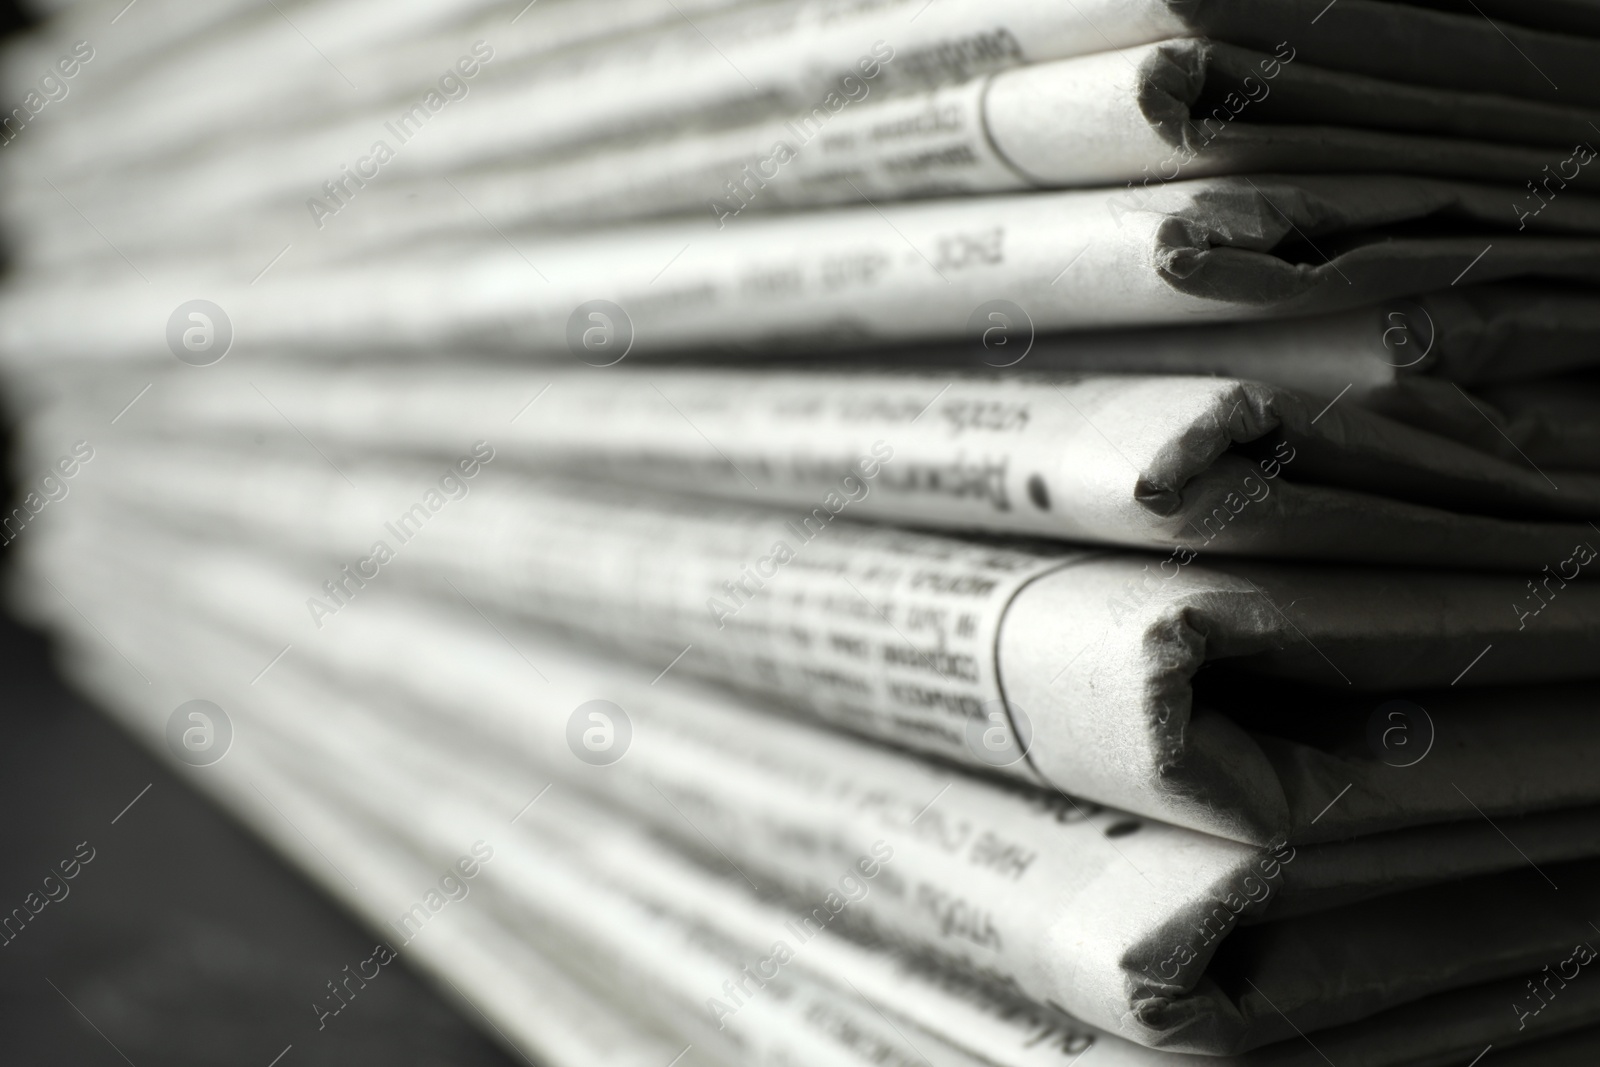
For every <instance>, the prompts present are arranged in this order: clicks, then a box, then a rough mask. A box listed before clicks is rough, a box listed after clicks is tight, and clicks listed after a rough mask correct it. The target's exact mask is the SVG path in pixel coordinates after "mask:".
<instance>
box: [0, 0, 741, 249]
mask: <svg viewBox="0 0 1600 1067" xmlns="http://www.w3.org/2000/svg"><path fill="white" fill-rule="evenodd" d="M141 2H142V3H143V4H144V7H142V8H141V10H140V18H138V19H132V18H126V19H123V18H118V19H117V22H116V29H115V30H114V31H112V32H113V33H114V34H115V37H114V39H113V46H112V47H110V48H106V47H104V46H105V45H106V44H107V43H108V39H107V38H106V35H105V26H106V25H107V24H109V23H110V22H111V20H112V19H113V18H114V17H116V16H117V15H118V14H119V12H120V11H121V10H122V9H123V8H124V6H125V4H126V0H123V2H122V3H113V4H98V3H97V4H93V5H86V4H79V5H76V10H73V11H70V12H69V13H68V14H67V15H66V16H65V17H64V18H60V19H57V20H53V21H51V22H48V23H46V24H45V25H44V26H42V27H41V28H40V29H39V30H38V31H36V32H35V33H34V34H32V35H30V37H29V38H23V39H22V41H21V42H20V43H19V44H18V45H16V46H15V49H16V52H17V53H18V54H17V55H16V58H15V59H14V60H13V61H12V63H11V64H9V65H8V69H9V70H11V71H15V72H18V73H19V74H23V75H24V76H26V74H25V73H24V72H31V71H32V70H34V69H40V68H43V69H48V67H49V66H50V65H51V64H52V63H53V62H54V61H55V59H56V57H57V55H58V54H59V53H60V52H62V51H66V50H70V48H71V46H72V45H73V44H74V43H75V42H78V41H86V42H88V43H89V45H90V47H91V48H92V47H93V45H94V44H95V43H99V44H101V45H102V47H101V48H99V49H97V50H95V53H94V57H93V59H92V60H91V61H90V62H89V63H87V64H85V69H86V76H85V77H83V78H82V79H81V81H80V80H77V78H76V75H74V76H73V80H72V81H71V82H70V83H69V86H68V89H67V91H66V95H64V96H62V97H61V99H67V98H68V97H71V98H73V99H74V100H75V103H74V104H73V105H72V107H73V111H74V114H73V118H72V121H70V122H62V123H55V122H41V123H40V124H39V128H38V129H37V130H30V131H29V132H28V135H27V137H26V140H25V141H24V146H25V147H23V148H19V149H14V150H13V152H12V153H8V155H9V154H21V155H23V156H24V158H23V160H22V161H21V163H22V169H24V170H25V171H26V172H28V173H30V174H31V173H33V172H34V171H35V169H38V170H43V171H44V172H45V173H46V174H49V173H51V172H55V173H68V174H71V177H69V178H68V179H67V181H70V182H72V183H74V184H77V185H80V186H81V187H84V188H86V189H87V190H90V191H92V193H93V194H95V195H98V194H99V193H100V192H102V191H104V190H105V189H106V184H107V182H106V180H105V179H109V180H110V181H112V182H114V181H115V180H117V176H118V175H122V176H123V177H126V178H129V179H131V180H132V181H133V182H135V183H139V182H143V181H147V180H149V178H150V176H151V175H152V173H153V172H155V171H161V172H163V173H166V174H167V175H168V176H169V177H170V178H171V179H172V180H174V181H178V182H184V181H185V179H184V177H183V173H184V168H182V167H178V168H174V167H172V165H171V164H172V162H173V160H175V159H177V158H185V159H188V158H191V157H192V156H193V155H195V154H201V155H203V154H205V153H215V152H219V151H230V152H237V151H249V150H251V146H252V145H259V144H261V143H264V142H274V143H281V142H282V141H283V140H284V139H288V138H294V137H298V136H300V135H302V134H303V133H304V131H305V129H306V127H307V124H308V116H317V120H316V121H318V122H325V121H327V119H328V117H329V116H330V114H331V115H336V116H340V117H341V118H343V119H346V120H348V119H349V118H350V117H351V116H352V113H355V114H360V113H361V112H363V111H367V110H370V109H374V108H380V109H382V110H384V112H385V116H384V117H386V118H387V117H391V116H389V115H388V114H387V112H388V111H389V109H390V107H391V105H393V104H394V103H395V102H396V101H397V100H399V99H402V98H404V97H406V96H408V95H410V96H415V97H419V98H420V97H425V94H426V93H427V92H429V91H430V90H433V91H436V92H439V91H442V92H445V93H448V94H451V95H452V96H462V98H465V95H470V93H471V89H472V87H475V85H476V83H477V80H478V78H479V75H480V68H479V64H478V63H476V62H473V61H471V58H472V57H471V55H470V52H471V48H472V45H473V44H474V43H477V42H482V44H483V45H484V46H485V48H484V49H483V50H481V51H480V53H479V55H480V57H481V56H482V55H483V54H484V53H485V52H488V53H492V58H491V59H490V61H489V62H490V65H492V64H494V63H499V64H500V65H501V66H503V67H504V66H517V65H527V64H530V63H531V64H533V65H534V66H535V68H536V69H537V65H538V63H540V62H542V61H547V57H548V56H549V55H550V54H551V53H555V52H560V51H562V50H566V49H571V48H573V47H575V46H580V45H582V44H583V43H584V42H586V41H591V40H593V39H594V38H605V39H607V40H617V39H619V38H625V37H627V36H628V35H629V34H631V33H637V32H639V31H640V30H642V29H645V28H647V27H650V26H652V25H655V24H659V23H665V22H668V21H669V20H670V21H671V22H673V23H674V24H677V25H682V21H683V18H684V17H685V16H686V15H687V16H700V15H703V14H704V13H706V12H708V11H712V10H715V9H718V8H726V7H730V6H733V3H732V0H672V2H670V3H669V2H668V0H609V2H608V3H606V4H604V5H600V4H593V3H585V2H583V0H540V2H539V3H538V4H536V5H528V4H527V3H526V0H524V2H523V3H521V4H518V3H514V2H512V0H451V2H450V3H405V4H396V3H394V2H392V0H333V2H319V3H313V4H305V5H302V6H301V7H300V9H299V10H298V11H297V13H296V15H295V25H296V26H298V27H299V28H300V29H301V30H302V31H303V32H304V33H305V35H306V36H307V38H308V39H310V40H314V41H316V42H317V43H318V46H319V48H318V49H312V48H303V49H294V50H289V49H285V48H284V47H283V34H284V32H285V30H286V27H285V25H284V15H283V14H281V13H280V12H278V11H275V10H274V9H273V8H272V6H271V5H270V4H267V3H262V2H260V0H250V2H246V3H242V4H240V3H234V4H232V5H231V6H233V7H235V8H236V9H238V10H237V11H236V14H237V16H238V17H236V18H233V19H216V20H215V24H211V25H206V26H201V25H199V24H197V23H196V20H195V16H196V15H200V14H201V12H200V11H193V12H191V11H189V10H188V7H189V5H175V4H172V3H170V2H169V3H160V0H154V2H152V0H141ZM158 4H159V6H160V7H162V8H165V9H166V10H165V11H163V12H160V13H158V12H157V11H156V10H154V9H155V8H156V7H157V6H158ZM227 6H229V5H225V4H221V3H211V4H206V5H203V8H204V13H205V14H206V15H210V16H216V15H218V14H227V12H226V7H227ZM219 9H222V10H221V11H219ZM207 21H208V22H210V20H207ZM706 51H707V52H708V53H709V52H710V49H709V48H707V49H706ZM463 52H467V53H469V56H468V59H469V62H467V63H465V64H463V65H462V67H461V68H457V67H456V64H457V62H458V60H459V58H460V56H461V53H463ZM157 53H158V55H157ZM713 54H714V53H713ZM330 57H336V60H337V66H334V59H332V58H330ZM464 70H467V71H471V73H470V74H464V73H463V71H464ZM441 77H443V78H444V79H445V81H444V85H443V87H441V86H439V84H438V80H439V79H440V78H441ZM198 85H204V86H205V87H206V91H204V92H196V91H195V86H198ZM463 85H465V86H467V88H466V89H464V90H463V89H462V88H460V87H461V86H463ZM31 87H32V86H27V85H24V86H23V87H22V89H21V91H20V92H19V93H18V94H17V95H21V92H26V90H27V89H28V88H31ZM463 94H464V95H463ZM330 98H332V99H333V100H336V101H338V103H339V106H338V108H337V109H335V110H334V111H332V112H331V113H330V111H329V101H330ZM396 113H398V109H396ZM152 114H159V115H160V116H161V119H162V121H161V122H159V123H152V122H150V121H148V119H147V116H149V115H152ZM242 114H247V115H249V118H250V122H249V123H248V129H246V128H244V127H245V124H243V123H241V121H240V116H241V115H242ZM372 125H373V126H374V127H375V128H376V129H377V131H378V132H380V133H382V132H383V131H382V129H381V125H382V119H374V120H372ZM13 132H15V131H13ZM388 136H390V138H391V139H393V137H392V135H388ZM370 142H371V138H370V137H366V138H362V139H360V140H359V141H358V142H355V143H354V147H356V148H358V149H360V150H361V151H365V150H366V149H367V148H368V147H369V144H370ZM347 157H348V153H341V154H340V156H339V158H341V159H344V160H345V161H346V162H348V158H347ZM333 166H334V168H335V169H337V167H338V163H337V162H335V163H334V164H333ZM93 168H99V169H98V170H96V169H93ZM274 173H279V174H281V173H282V171H281V170H277V171H274ZM325 177H326V176H324V178H325ZM320 180H321V179H319V182H320ZM319 182H314V183H312V184H313V187H314V186H315V185H317V184H319ZM46 188H48V187H46ZM310 191H313V192H314V191H317V190H315V189H314V188H313V189H312V190H310ZM12 192H15V193H19V194H20V191H15V190H13V191H12ZM21 195H26V194H21ZM305 196H306V193H302V194H301V195H300V197H299V198H298V199H297V200H296V201H295V205H294V206H295V208H296V209H297V211H298V213H299V214H300V215H302V216H304V215H305V213H306V209H305V206H304V200H305ZM119 214H122V215H124V217H126V218H127V221H128V222H135V221H137V213H119ZM152 214H154V213H152ZM176 219H177V217H173V221H176ZM19 221H22V222H24V223H25V224H26V225H27V226H28V230H27V232H30V233H31V232H34V230H35V228H36V227H37V225H38V223H39V222H41V221H43V220H39V219H27V218H26V217H25V216H24V218H22V219H20V220H19ZM191 221H195V220H194V219H193V218H192V217H191ZM50 233H51V234H52V240H53V239H54V237H58V236H59V237H64V238H65V243H66V244H67V246H69V247H70V248H73V249H76V248H79V247H80V245H79V242H77V240H76V233H72V232H69V231H67V230H64V229H60V228H55V229H52V230H51V231H50ZM124 236H125V235H124V234H123V233H122V231H121V230H120V228H119V230H118V241H117V243H118V244H119V245H123V243H124V242H123V237H124ZM81 247H82V248H84V249H86V250H87V249H89V248H91V247H92V246H87V245H84V246H81ZM39 251H41V252H42V253H48V250H46V249H40V250H39ZM94 251H95V252H96V253H97V254H98V252H99V250H98V249H96V250H94ZM130 251H131V248H130Z"/></svg>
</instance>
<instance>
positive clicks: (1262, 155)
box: [23, 0, 1600, 266]
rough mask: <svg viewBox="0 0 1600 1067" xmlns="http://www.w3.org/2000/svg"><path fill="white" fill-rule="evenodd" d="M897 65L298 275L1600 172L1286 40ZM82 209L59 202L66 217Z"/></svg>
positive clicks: (37, 221) (407, 208) (225, 210)
mask: <svg viewBox="0 0 1600 1067" xmlns="http://www.w3.org/2000/svg"><path fill="white" fill-rule="evenodd" d="M655 2H659V0H655ZM883 51H885V52H887V49H885V50H883ZM885 62H886V63H889V64H892V60H886V61H883V62H880V59H879V58H873V59H872V60H871V62H870V64H869V67H870V69H875V70H879V74H875V75H874V76H873V77H872V78H864V77H863V78H857V79H856V80H855V81H854V82H853V83H852V91H851V92H850V94H849V95H848V96H841V97H837V100H838V105H837V108H835V107H834V106H831V105H830V106H819V107H816V108H811V109H804V108H803V109H802V110H800V111H798V112H795V113H793V114H789V115H779V116H775V117H772V118H769V119H763V120H761V121H759V122H756V123H753V124H749V125H742V126H736V127H733V128H729V129H704V130H701V129H691V130H680V129H668V130H664V131H660V132H658V133H655V134H654V135H652V134H651V133H649V132H648V131H646V132H645V133H643V134H641V136H639V137H636V138H630V139H629V140H628V141H627V142H626V143H622V144H604V145H600V146H597V147H596V148H594V149H593V150H591V151H585V152H578V153H568V154H558V155H556V156H554V157H551V156H549V155H548V154H537V153H536V154H534V155H533V156H532V157H531V158H527V157H518V158H513V159H506V160H499V161H494V162H493V163H492V164H491V165H488V166H481V167H468V168H464V169H459V170H456V171H455V172H453V173H452V174H450V175H449V176H448V184H446V183H445V182H444V181H441V180H440V177H439V175H437V174H432V173H430V174H426V175H423V176H421V177H419V178H412V179H410V180H407V179H406V178H405V177H397V178H396V179H394V180H391V181H386V182H376V181H375V182H373V183H372V188H371V189H370V190H368V189H366V188H364V187H363V188H362V189H361V190H360V191H359V200H360V203H359V205H356V204H355V203H354V201H353V200H352V206H353V207H355V208H356V209H355V210H352V211H350V212H348V214H347V213H346V212H344V211H343V210H342V209H340V210H339V211H338V212H337V214H338V216H339V217H338V219H337V220H334V221H331V222H330V221H328V220H327V219H326V218H319V220H318V228H319V230H325V229H326V228H327V227H328V226H329V225H331V226H332V227H333V230H332V231H331V232H330V233H329V234H328V236H329V237H330V239H329V240H323V241H315V242H304V241H303V242H301V245H300V251H299V252H298V253H297V254H296V264H297V265H298V266H303V265H305V264H307V263H312V262H327V261H330V260H334V261H336V260H348V259H350V258H351V257H354V256H361V255H372V254H374V253H375V252H377V251H379V250H381V249H384V248H395V247H399V246H402V245H405V244H407V243H409V242H413V241H416V240H418V239H422V238H436V237H439V236H441V235H450V234H454V233H461V232H469V233H470V232H474V231H478V230H481V229H482V227H483V220H484V219H485V218H489V219H493V220H494V223H495V225H496V226H498V227H500V228H502V229H505V230H510V229H517V228H523V227H557V228H572V227H575V226H579V225H584V224H589V225H592V224H594V223H597V222H604V221H615V220H619V219H627V218H639V217H647V216H653V215H665V214H685V215H689V214H697V215H699V216H700V217H701V218H702V219H703V220H704V221H705V222H706V223H707V224H708V226H709V227H710V229H713V230H715V229H721V228H723V227H726V226H729V225H737V224H738V222H739V220H740V219H741V218H743V217H745V214H746V212H752V213H762V212H766V211H769V210H772V209H778V208H796V207H808V206H817V205H828V204H839V205H849V204H860V203H861V201H862V200H863V198H865V199H867V200H870V201H874V202H878V201H884V200H900V199H906V198H910V197H920V196H932V195H971V194H983V193H995V192H1011V191H1015V190H1019V189H1025V188H1029V187H1039V188H1052V187H1063V186H1110V187H1120V186H1123V185H1125V184H1126V185H1128V186H1130V187H1135V186H1137V187H1138V188H1135V189H1134V192H1133V193H1132V194H1131V195H1128V196H1125V198H1124V199H1125V200H1127V201H1128V202H1130V203H1131V202H1135V201H1137V200H1138V199H1139V197H1140V196H1142V187H1144V186H1147V185H1149V184H1151V183H1160V182H1165V181H1170V180H1173V179H1176V178H1180V177H1182V178H1198V177H1206V176H1212V175H1222V174H1241V173H1256V172H1268V173H1280V172H1304V173H1325V174H1327V173H1350V172H1362V171H1366V172H1396V173H1411V174H1428V175H1435V176H1440V177H1454V178H1461V179H1467V180H1473V181H1496V182H1500V183H1503V184H1505V185H1506V186H1507V187H1508V188H1510V189H1515V190H1516V193H1514V194H1511V195H1508V196H1507V198H1506V221H1508V222H1516V223H1519V224H1520V223H1522V222H1523V220H1524V218H1525V217H1533V216H1536V215H1537V214H1539V213H1541V212H1542V208H1543V206H1544V202H1545V201H1546V200H1548V199H1551V198H1553V197H1556V196H1558V195H1565V194H1566V191H1567V190H1568V189H1569V188H1572V189H1577V190H1583V189H1586V188H1590V187H1591V186H1592V185H1593V184H1594V183H1593V181H1592V180H1591V179H1592V175H1593V174H1595V173H1600V169H1596V168H1587V163H1588V162H1590V161H1592V160H1593V158H1594V156H1595V154H1596V150H1595V149H1594V147H1593V144H1592V143H1591V142H1594V141H1595V140H1596V135H1595V133H1594V130H1593V129H1591V127H1590V126H1589V121H1590V120H1592V119H1593V118H1594V117H1595V115H1596V112H1592V111H1583V110H1579V109H1573V108H1561V107H1557V106H1554V105H1549V104H1539V103H1532V102H1527V101H1513V100H1508V99H1505V98H1503V97H1496V96H1489V95H1485V94H1472V93H1451V92H1447V91H1442V90H1436V89H1424V88H1414V87H1409V86H1404V85H1401V84H1398V83H1392V82H1383V81H1378V80H1374V79H1369V78H1363V77H1360V76H1355V75H1347V74H1339V73H1336V72H1329V71H1320V70H1317V69H1315V68H1311V67H1308V66H1306V65H1305V64H1304V63H1297V62H1295V53H1294V50H1293V48H1292V47H1290V46H1289V45H1288V43H1287V42H1285V43H1284V45H1283V46H1282V47H1280V48H1279V49H1278V50H1277V51H1276V52H1275V53H1272V54H1268V53H1257V52H1251V51H1248V50H1244V49H1237V48H1233V47H1230V46H1226V45H1218V44H1212V43H1207V42H1204V41H1201V40H1195V39H1185V40H1174V41H1166V42H1162V43H1160V44H1156V45H1140V46H1138V47H1136V48H1132V49H1126V50H1122V51H1118V52H1108V53H1102V54H1097V55H1092V56H1084V57H1077V58H1073V59H1067V60H1059V61H1054V62H1050V63H1043V64H1035V65H1030V66H1024V67H1018V68H1014V69H1011V70H1006V71H1002V72H999V73H996V74H991V75H986V76H984V77H982V78H980V79H976V80H974V81H970V82H963V83H960V84H958V85H954V86H948V87H942V88H938V89H932V90H924V91H921V92H915V93H907V94H900V95H892V94H890V93H889V92H888V91H887V90H884V91H880V92H876V93H875V92H874V86H876V85H877V84H878V83H877V79H878V77H879V76H880V75H881V73H882V69H886V68H884V63H885ZM416 65H417V66H420V65H421V64H420V63H419V64H416ZM407 66H408V64H401V69H406V68H407ZM79 132H80V136H81V135H82V131H81V130H80V131H79ZM100 141H101V142H102V145H103V141H104V138H101V139H100ZM146 150H147V151H148V148H146ZM153 177H154V176H153ZM160 178H161V183H160V185H161V186H164V185H166V184H167V183H168V182H170V180H171V177H170V175H168V174H167V173H166V172H162V174H161V175H160ZM1541 182H1542V183H1544V184H1539V183H1541ZM1525 184H1527V185H1529V188H1528V189H1524V185H1525ZM303 186H304V183H301V184H298V185H296V184H292V183H291V184H290V185H288V186H286V187H285V188H284V189H281V190H275V189H267V188H262V189H261V192H260V195H261V197H262V199H261V200H259V201H255V202H251V201H245V200H242V199H240V197H241V195H242V194H241V190H240V189H239V188H238V187H237V185H236V184H235V183H228V184H227V185H225V186H222V187H219V190H220V191H225V192H226V194H227V195H228V196H229V197H230V198H231V199H229V200H227V201H225V202H223V201H218V200H217V192H212V193H210V194H209V197H208V198H204V197H201V196H199V195H198V194H199V193H200V190H196V193H197V195H195V196H185V197H183V198H182V199H181V200H179V201H175V202H173V203H172V205H171V207H170V208H169V209H168V210H151V209H150V207H149V205H148V203H146V204H145V205H144V207H143V209H142V210H140V211H138V212H123V213H122V214H123V215H124V216H125V217H123V218H121V219H119V221H118V224H117V227H116V229H117V243H116V248H115V250H113V249H111V248H108V247H107V246H106V245H105V243H104V242H103V241H101V240H99V239H98V237H97V236H96V235H95V234H94V233H93V232H92V231H89V230H87V229H86V228H84V227H82V226H71V225H67V224H66V223H67V222H69V221H70V220H69V219H67V218H65V217H50V216H40V215H39V214H38V213H36V212H30V213H28V215H27V216H26V218H25V219H24V220H23V221H24V224H25V225H27V226H29V227H31V228H33V229H42V228H44V227H46V226H48V227H49V231H50V233H51V239H50V240H49V241H47V242H39V244H38V246H37V252H38V256H37V258H36V259H35V260H34V262H35V263H37V264H39V265H45V264H57V265H62V266H64V265H67V264H70V263H81V262H82V261H83V260H85V259H93V260H101V261H106V260H108V259H111V260H114V259H115V258H116V256H117V254H118V253H119V252H120V253H121V254H125V255H128V256H130V257H134V258H136V259H142V258H144V256H145V255H146V254H147V253H148V254H150V255H161V254H162V251H163V249H164V248H165V247H166V246H167V245H169V244H170V243H171V239H172V233H173V231H174V229H175V228H179V229H181V230H182V232H184V233H185V235H186V238H187V240H186V242H185V243H186V246H187V247H189V249H190V250H191V251H194V252H199V251H200V250H202V249H207V250H209V253H210V254H212V255H217V254H227V253H228V251H229V250H230V248H235V249H238V250H239V252H238V254H239V255H241V256H252V255H254V252H253V249H254V247H256V246H257V245H270V244H271V242H272V240H273V236H274V234H275V233H276V231H277V230H278V229H280V228H281V226H282V224H283V222H284V221H285V220H287V219H292V218H296V217H302V218H303V216H305V215H306V213H307V208H306V205H307V204H309V203H311V201H308V200H307V199H306V196H305V192H306V189H305V188H304V187H303ZM158 188H159V186H158ZM1535 190H1536V191H1535ZM162 191H163V192H164V193H166V195H169V196H170V192H169V191H166V190H162ZM201 203H210V204H211V205H212V211H211V212H210V214H205V213H202V212H200V211H198V210H197V208H198V206H199V204H201ZM41 206H44V205H43V204H42V203H41ZM245 209H248V211H249V213H248V214H244V211H245ZM69 212H70V209H69V208H68V207H67V206H66V205H65V204H62V203H60V202H59V198H58V202H57V203H56V204H55V205H53V213H54V215H55V216H65V215H67V214H68V213H69ZM308 232H309V231H308ZM331 238H336V239H331Z"/></svg>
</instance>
